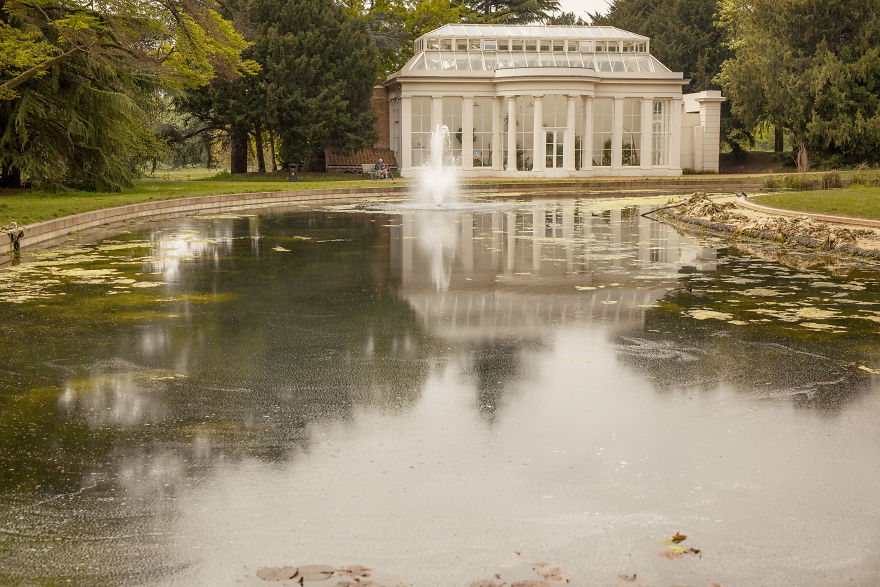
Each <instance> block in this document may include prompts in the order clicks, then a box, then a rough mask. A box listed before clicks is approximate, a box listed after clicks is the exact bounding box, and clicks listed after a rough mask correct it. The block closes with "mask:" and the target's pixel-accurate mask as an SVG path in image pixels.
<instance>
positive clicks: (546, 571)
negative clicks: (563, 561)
mask: <svg viewBox="0 0 880 587" xmlns="http://www.w3.org/2000/svg"><path fill="white" fill-rule="evenodd" d="M532 569H533V570H534V571H535V572H536V573H538V574H539V575H541V576H542V577H544V578H545V579H546V580H548V581H550V582H551V583H568V582H569V578H568V577H566V576H565V575H564V574H563V573H562V569H561V568H560V567H554V566H553V565H551V564H550V563H535V564H534V565H532Z"/></svg>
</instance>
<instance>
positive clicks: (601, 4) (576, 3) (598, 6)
mask: <svg viewBox="0 0 880 587" xmlns="http://www.w3.org/2000/svg"><path fill="white" fill-rule="evenodd" d="M559 4H560V5H561V6H562V10H564V11H565V12H574V13H575V14H576V15H577V16H580V17H581V18H586V17H585V16H584V13H585V12H605V11H606V10H607V8H608V2H607V0H560V2H559Z"/></svg>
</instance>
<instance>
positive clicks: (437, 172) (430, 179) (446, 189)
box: [416, 124, 458, 207]
mask: <svg viewBox="0 0 880 587" xmlns="http://www.w3.org/2000/svg"><path fill="white" fill-rule="evenodd" d="M454 165H455V160H454V157H453V155H452V141H451V137H450V134H449V127H447V126H446V125H445V124H438V125H437V126H436V127H435V129H434V132H432V133H431V151H430V158H429V161H428V165H426V166H425V167H424V169H423V170H422V173H421V175H420V176H419V183H418V193H417V195H416V198H417V200H418V201H419V202H421V203H422V204H431V205H433V206H437V207H443V206H448V205H450V204H453V203H455V202H456V201H457V199H458V192H457V187H458V174H457V173H456V170H455V169H456V168H455V166H454Z"/></svg>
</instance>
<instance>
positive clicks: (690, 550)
mask: <svg viewBox="0 0 880 587" xmlns="http://www.w3.org/2000/svg"><path fill="white" fill-rule="evenodd" d="M685 552H686V553H687V554H696V555H699V557H700V558H703V551H702V550H700V549H699V548H688V549H687V550H686V551H685Z"/></svg>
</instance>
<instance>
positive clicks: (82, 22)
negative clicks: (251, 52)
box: [0, 0, 250, 97]
mask: <svg viewBox="0 0 880 587" xmlns="http://www.w3.org/2000/svg"><path fill="white" fill-rule="evenodd" d="M3 12H4V19H11V20H12V22H13V24H10V22H9V20H5V22H4V24H3V28H2V29H0V30H3V32H4V36H8V35H11V36H10V39H11V40H12V41H13V42H14V43H15V44H16V45H17V44H18V43H21V44H22V46H21V47H17V46H16V47H8V43H7V42H4V43H3V44H0V48H2V49H3V53H2V55H0V58H2V59H0V61H2V62H3V65H4V71H3V74H4V77H7V76H8V79H5V80H4V81H3V83H2V84H0V97H3V96H5V97H10V96H11V92H14V91H15V89H16V88H17V87H19V86H20V85H22V84H24V83H26V82H27V81H28V80H30V79H31V78H33V77H34V76H38V75H41V74H43V73H45V72H46V71H48V70H49V69H50V68H52V67H55V66H58V65H61V64H64V63H66V62H68V61H70V60H71V59H73V58H75V57H77V56H80V55H84V56H87V57H88V58H89V59H90V60H95V61H104V62H107V61H112V62H113V63H114V64H115V63H116V62H119V61H121V62H123V63H126V64H127V65H128V66H129V67H131V68H133V69H142V70H145V71H148V72H150V73H152V74H154V75H156V76H158V78H159V80H160V82H161V83H162V84H163V85H165V86H170V87H195V86H199V85H202V84H204V83H205V82H206V81H208V80H209V79H211V78H212V77H213V76H214V74H215V72H219V73H221V74H223V75H225V76H227V77H233V76H235V75H237V74H238V73H240V72H241V71H242V70H247V69H249V67H250V64H248V63H244V62H242V61H241V59H240V53H241V51H242V49H244V48H245V46H246V43H245V41H244V39H243V38H242V37H241V35H240V34H239V33H238V32H236V31H235V29H234V28H233V26H232V23H230V22H228V21H226V20H224V19H223V18H222V17H221V16H220V14H219V13H218V12H217V5H216V4H215V3H214V2H212V1H211V0H161V1H155V0H153V1H150V0H142V1H138V0H99V1H97V2H94V1H93V2H89V3H80V2H75V1H73V0H11V1H6V2H4V3H3ZM16 25H17V26H16ZM38 31H39V32H38Z"/></svg>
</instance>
